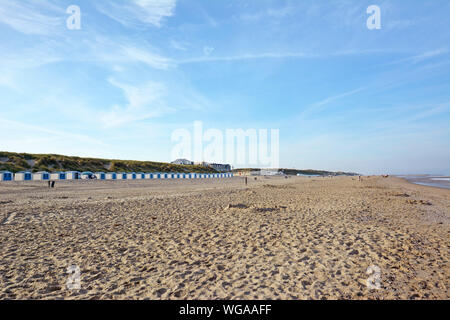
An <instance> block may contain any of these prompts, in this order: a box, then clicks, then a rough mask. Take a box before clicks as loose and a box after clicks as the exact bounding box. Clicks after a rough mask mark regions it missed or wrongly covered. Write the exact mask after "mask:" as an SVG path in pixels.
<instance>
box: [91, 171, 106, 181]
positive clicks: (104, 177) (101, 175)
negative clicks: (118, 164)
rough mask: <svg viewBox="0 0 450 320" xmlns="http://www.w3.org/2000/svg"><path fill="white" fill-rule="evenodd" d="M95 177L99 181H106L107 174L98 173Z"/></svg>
mask: <svg viewBox="0 0 450 320" xmlns="http://www.w3.org/2000/svg"><path fill="white" fill-rule="evenodd" d="M94 175H95V177H96V178H97V179H98V180H106V173H104V172H96V173H95V174H94Z"/></svg>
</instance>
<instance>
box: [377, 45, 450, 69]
mask: <svg viewBox="0 0 450 320" xmlns="http://www.w3.org/2000/svg"><path fill="white" fill-rule="evenodd" d="M448 53H449V50H448V49H442V48H441V49H437V50H430V51H426V52H423V53H420V54H417V55H413V56H410V57H406V58H402V59H398V60H395V61H391V62H388V63H385V64H383V65H385V66H386V65H394V64H400V63H413V64H415V63H419V62H421V61H424V60H427V59H431V58H434V57H438V56H441V55H444V54H448Z"/></svg>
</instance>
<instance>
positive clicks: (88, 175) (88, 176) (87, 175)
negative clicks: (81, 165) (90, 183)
mask: <svg viewBox="0 0 450 320" xmlns="http://www.w3.org/2000/svg"><path fill="white" fill-rule="evenodd" d="M93 176H94V173H92V172H90V171H84V172H82V173H81V176H80V177H81V179H82V180H89V179H92V177H93Z"/></svg>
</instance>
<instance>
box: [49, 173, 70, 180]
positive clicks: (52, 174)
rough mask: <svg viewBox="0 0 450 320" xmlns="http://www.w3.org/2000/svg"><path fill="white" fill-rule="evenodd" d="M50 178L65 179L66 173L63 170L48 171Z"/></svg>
mask: <svg viewBox="0 0 450 320" xmlns="http://www.w3.org/2000/svg"><path fill="white" fill-rule="evenodd" d="M50 180H66V173H65V172H53V173H50Z"/></svg>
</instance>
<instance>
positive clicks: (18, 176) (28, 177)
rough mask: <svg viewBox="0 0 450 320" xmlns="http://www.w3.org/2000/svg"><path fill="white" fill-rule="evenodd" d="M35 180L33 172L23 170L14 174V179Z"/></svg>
mask: <svg viewBox="0 0 450 320" xmlns="http://www.w3.org/2000/svg"><path fill="white" fill-rule="evenodd" d="M31 180H33V175H32V174H31V172H27V171H22V172H17V173H16V174H14V181H31Z"/></svg>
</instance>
